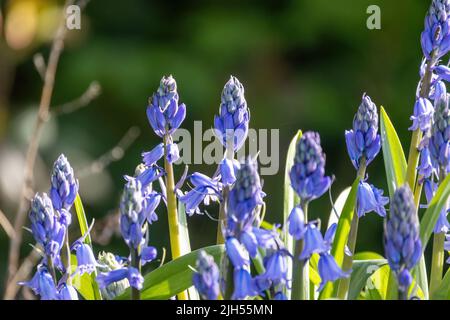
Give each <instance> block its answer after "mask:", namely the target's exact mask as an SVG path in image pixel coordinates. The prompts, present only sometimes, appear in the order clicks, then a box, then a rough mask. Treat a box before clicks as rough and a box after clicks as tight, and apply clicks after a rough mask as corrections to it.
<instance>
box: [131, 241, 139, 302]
mask: <svg viewBox="0 0 450 320" xmlns="http://www.w3.org/2000/svg"><path fill="white" fill-rule="evenodd" d="M131 266H132V267H134V268H136V269H137V270H138V271H139V273H140V272H141V255H140V249H139V248H138V249H131ZM131 300H141V291H140V290H139V289H136V288H134V287H132V288H131Z"/></svg>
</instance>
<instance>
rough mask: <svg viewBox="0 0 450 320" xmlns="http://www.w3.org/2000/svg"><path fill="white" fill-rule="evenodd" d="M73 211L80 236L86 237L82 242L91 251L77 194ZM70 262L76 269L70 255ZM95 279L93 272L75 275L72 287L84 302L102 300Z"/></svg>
mask: <svg viewBox="0 0 450 320" xmlns="http://www.w3.org/2000/svg"><path fill="white" fill-rule="evenodd" d="M75 211H76V213H77V219H78V224H79V225H80V232H81V236H84V235H86V237H85V238H84V242H85V243H86V244H88V245H89V246H91V249H92V241H91V235H90V234H86V233H87V232H88V230H89V225H88V222H87V218H86V214H85V212H84V207H83V202H81V197H80V195H79V194H77V196H76V198H75ZM70 260H71V265H72V268H76V266H77V264H76V263H77V262H76V257H75V255H72V257H71V259H70ZM96 277H97V272H93V273H91V275H87V274H84V275H82V276H79V275H76V276H75V277H74V279H73V285H74V287H75V288H76V289H77V290H78V292H79V293H80V294H81V295H82V296H83V298H84V299H86V300H101V299H102V295H101V292H100V289H99V287H98V284H97V281H96V280H95V278H96Z"/></svg>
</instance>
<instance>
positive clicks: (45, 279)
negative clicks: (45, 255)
mask: <svg viewBox="0 0 450 320" xmlns="http://www.w3.org/2000/svg"><path fill="white" fill-rule="evenodd" d="M19 285H24V286H27V287H29V288H30V289H31V290H33V292H34V294H37V295H39V296H40V297H41V300H57V299H58V291H57V289H56V285H55V282H54V280H53V278H52V276H51V274H50V272H48V269H47V267H46V266H45V265H43V264H40V265H38V267H37V271H36V273H35V274H34V276H33V278H32V279H31V280H30V281H27V282H20V283H19Z"/></svg>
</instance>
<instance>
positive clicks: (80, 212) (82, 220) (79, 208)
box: [75, 194, 92, 246]
mask: <svg viewBox="0 0 450 320" xmlns="http://www.w3.org/2000/svg"><path fill="white" fill-rule="evenodd" d="M75 211H76V212H77V218H78V224H79V226H80V232H81V235H82V236H84V235H85V234H86V232H87V231H88V230H89V224H88V222H87V218H86V214H85V212H84V207H83V202H81V197H80V195H79V194H77V196H76V197H75ZM84 243H87V244H89V245H90V246H92V240H91V235H90V234H88V235H87V236H86V238H85V239H84Z"/></svg>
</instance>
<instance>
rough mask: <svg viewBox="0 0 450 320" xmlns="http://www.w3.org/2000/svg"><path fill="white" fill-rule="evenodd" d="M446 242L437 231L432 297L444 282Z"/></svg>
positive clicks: (442, 176) (431, 281)
mask: <svg viewBox="0 0 450 320" xmlns="http://www.w3.org/2000/svg"><path fill="white" fill-rule="evenodd" d="M439 171H440V174H439V182H440V183H442V181H444V179H445V168H442V167H441V168H440V170H439ZM444 243H445V233H444V232H440V233H435V234H434V238H433V255H432V257H431V273H430V296H431V297H432V296H433V294H434V292H435V291H436V289H438V288H439V286H440V285H441V282H442V274H443V272H444Z"/></svg>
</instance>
